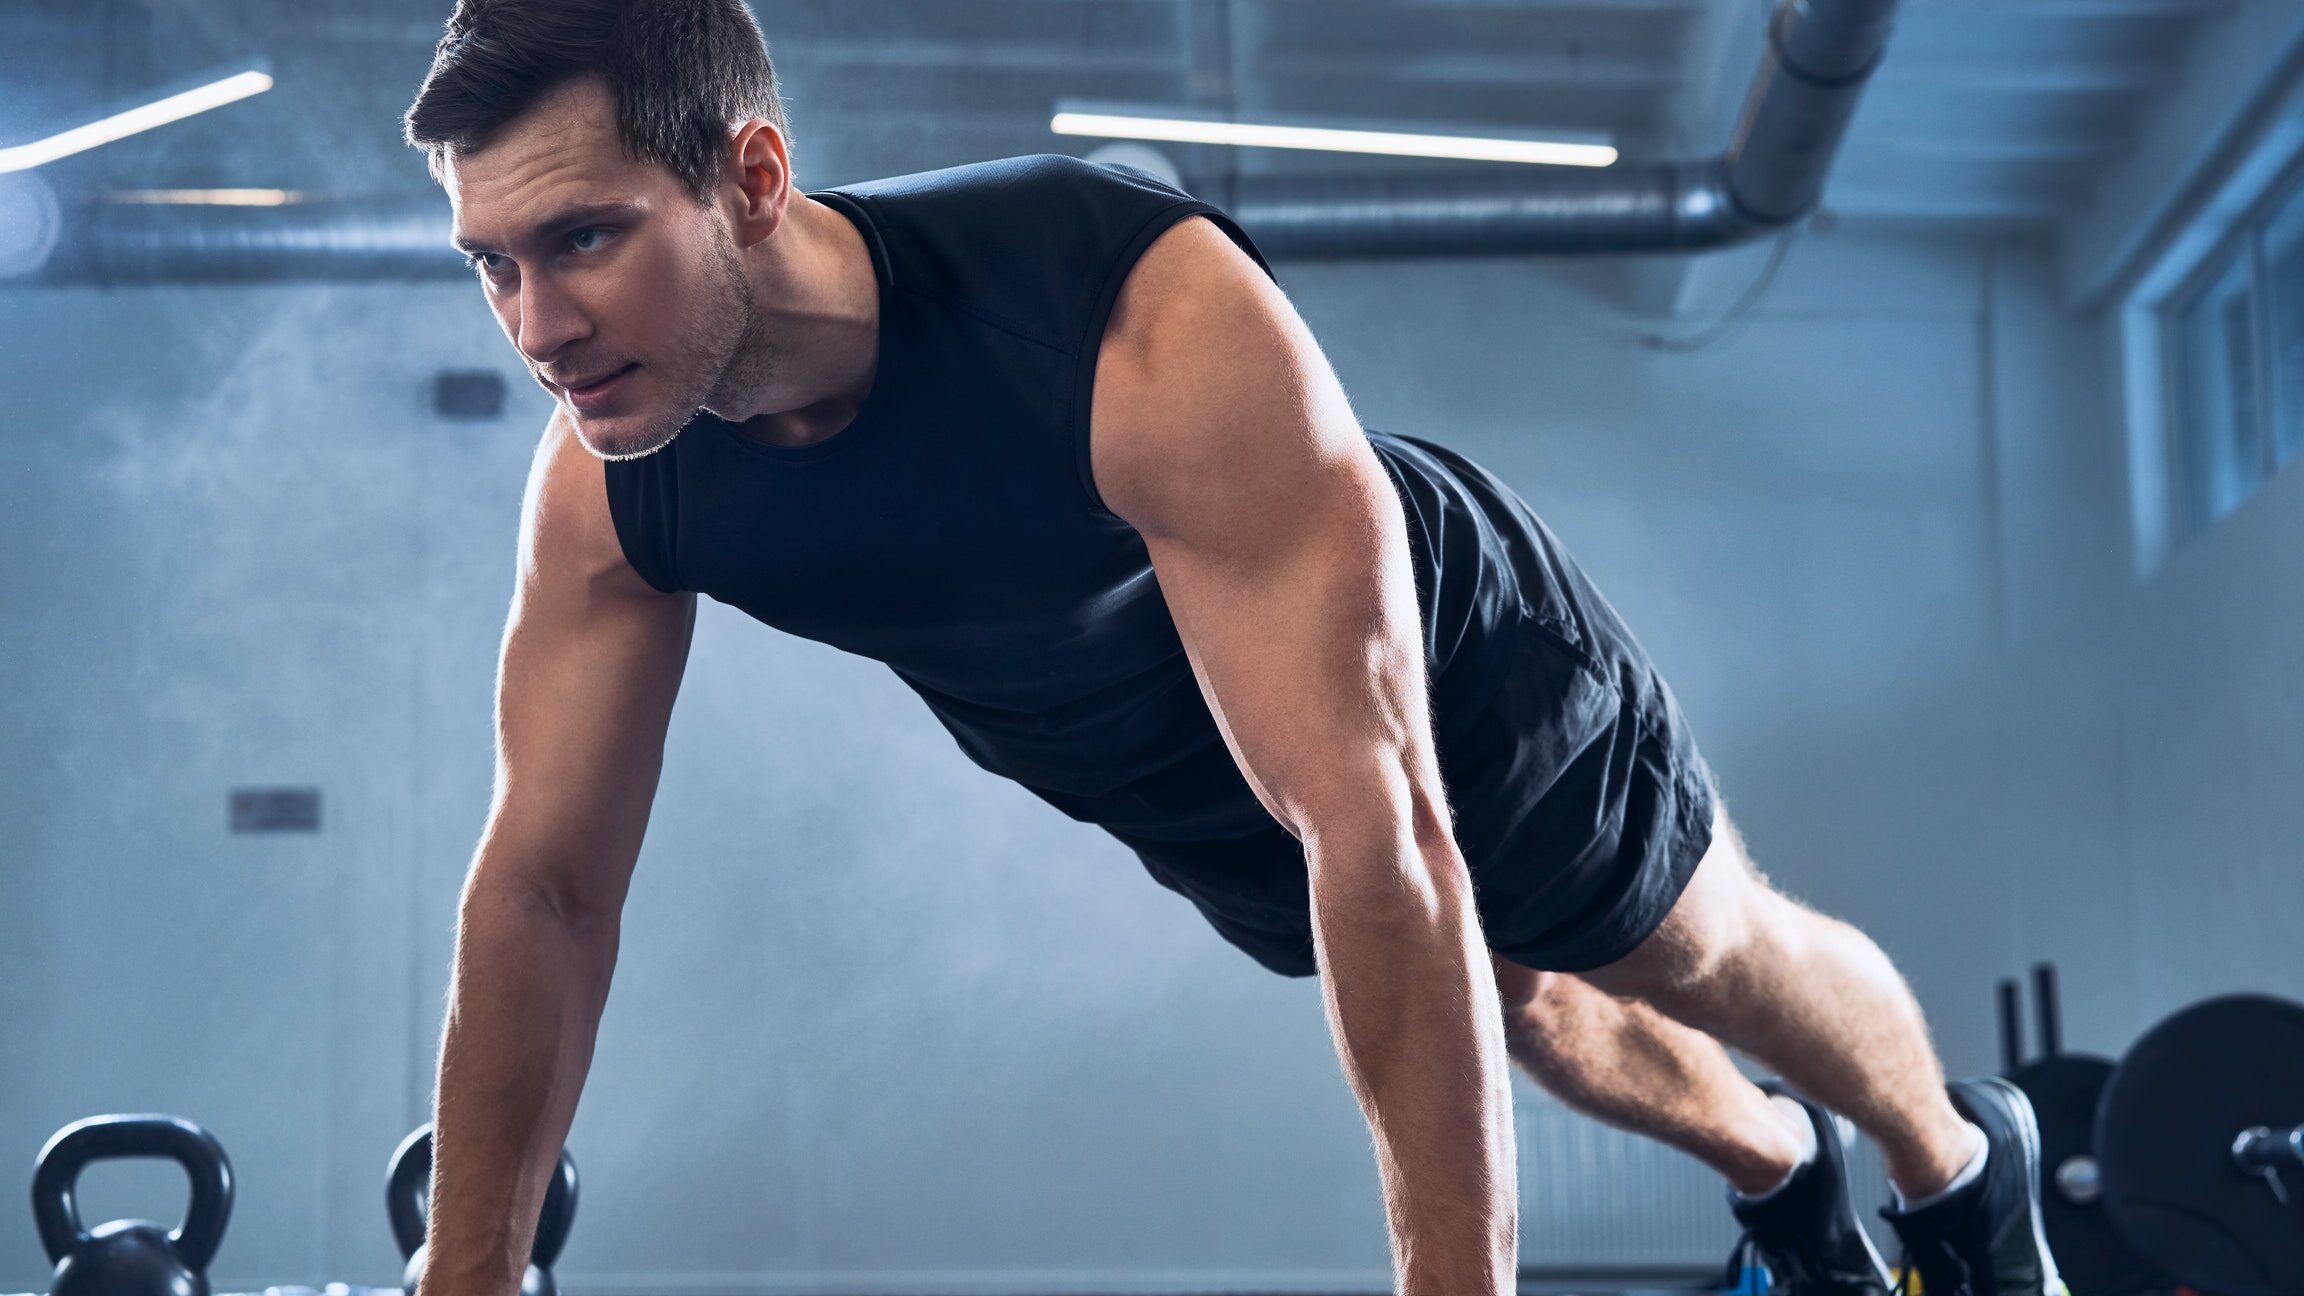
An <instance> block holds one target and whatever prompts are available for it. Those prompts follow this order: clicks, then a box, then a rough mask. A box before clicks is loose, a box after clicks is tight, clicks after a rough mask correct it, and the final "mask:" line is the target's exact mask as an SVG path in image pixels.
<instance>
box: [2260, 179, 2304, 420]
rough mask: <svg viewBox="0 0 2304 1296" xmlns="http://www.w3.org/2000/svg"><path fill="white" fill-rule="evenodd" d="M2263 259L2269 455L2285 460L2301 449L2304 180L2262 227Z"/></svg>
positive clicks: (2302, 409)
mask: <svg viewBox="0 0 2304 1296" xmlns="http://www.w3.org/2000/svg"><path fill="white" fill-rule="evenodd" d="M2263 259H2264V289H2265V293H2264V298H2265V302H2264V314H2265V317H2266V324H2267V330H2266V331H2267V332H2268V333H2269V335H2270V337H2269V341H2270V350H2271V356H2270V362H2271V377H2272V382H2271V389H2272V427H2273V447H2272V453H2273V456H2274V462H2275V463H2282V464H2284V463H2287V462H2288V461H2289V460H2291V459H2294V458H2295V457H2296V456H2297V454H2298V452H2300V451H2304V184H2299V185H2297V186H2296V187H2294V188H2292V189H2291V190H2289V192H2288V196H2287V200H2286V201H2285V202H2284V203H2283V204H2282V205H2281V206H2280V208H2279V209H2278V210H2277V211H2276V212H2275V213H2274V214H2273V217H2272V221H2271V223H2270V224H2269V225H2267V226H2266V227H2265V230H2264V253H2263Z"/></svg>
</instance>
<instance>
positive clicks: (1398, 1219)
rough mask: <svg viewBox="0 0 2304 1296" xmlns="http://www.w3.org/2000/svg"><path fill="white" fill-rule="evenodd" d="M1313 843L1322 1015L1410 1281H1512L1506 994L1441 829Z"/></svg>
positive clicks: (1425, 1287)
mask: <svg viewBox="0 0 2304 1296" xmlns="http://www.w3.org/2000/svg"><path fill="white" fill-rule="evenodd" d="M1435 836H1437V840H1435V841H1432V842H1430V843H1428V844H1419V843H1418V842H1417V840H1416V838H1415V836H1414V835H1413V834H1411V833H1409V832H1408V831H1407V830H1406V829H1405V828H1402V829H1401V830H1400V831H1398V832H1391V831H1383V832H1374V833H1362V834H1356V835H1350V836H1346V835H1341V834H1336V833H1328V834H1322V835H1317V836H1315V837H1314V838H1313V842H1314V844H1313V846H1312V847H1311V849H1310V852H1309V853H1310V855H1311V863H1312V868H1313V876H1314V885H1313V896H1312V911H1313V924H1314V929H1315V934H1316V939H1317V944H1318V948H1319V952H1320V961H1321V972H1322V986H1323V991H1324V998H1325V1001H1326V1005H1327V1009H1328V1019H1329V1026H1330V1028H1331V1029H1332V1030H1333V1031H1334V1033H1335V1038H1336V1042H1337V1050H1338V1052H1339V1054H1340V1055H1341V1057H1342V1059H1343V1063H1344V1072H1345V1076H1346V1078H1347V1080H1348V1081H1349V1082H1350V1083H1351V1086H1352V1089H1353V1092H1354V1093H1355V1094H1356V1095H1357V1096H1358V1097H1359V1099H1360V1105H1361V1109H1362V1110H1363V1111H1364V1112H1366V1113H1367V1117H1368V1123H1369V1126H1370V1128H1371V1129H1372V1131H1373V1132H1374V1135H1375V1143H1376V1156H1377V1165H1378V1169H1379V1172H1380V1174H1381V1176H1382V1179H1383V1187H1384V1202H1385V1214H1386V1217H1387V1219H1388V1221H1389V1223H1390V1225H1391V1231H1392V1248H1393V1262H1394V1266H1395V1271H1396V1273H1397V1274H1398V1276H1399V1283H1400V1288H1399V1290H1400V1291H1401V1292H1402V1293H1404V1296H1468V1294H1469V1293H1499V1294H1501V1293H1509V1292H1511V1291H1512V1290H1513V1284H1514V1278H1515V1269H1516V1260H1517V1255H1516V1253H1517V1229H1518V1222H1519V1220H1518V1187H1517V1179H1516V1172H1515V1166H1514V1157H1513V1142H1512V1103H1511V1089H1510V1082H1509V1072H1508V1070H1507V1066H1506V1060H1505V1056H1506V1055H1505V1051H1504V1034H1503V1019H1502V1009H1501V1007H1500V1006H1499V1003H1498V1000H1497V996H1496V985H1495V981H1494V979H1493V977H1492V975H1491V974H1490V971H1489V966H1488V956H1487V948H1486V944H1485V942H1484V941H1483V940H1482V939H1481V935H1480V929H1479V917H1478V913H1477V910H1476V909H1475V908H1474V906H1473V904H1472V896H1471V892H1470V885H1469V881H1468V879H1467V878H1466V877H1465V874H1464V866H1463V863H1462V860H1461V857H1460V856H1459V855H1458V854H1457V851H1456V848H1455V845H1454V844H1453V843H1452V842H1450V841H1448V840H1447V839H1446V834H1445V833H1440V834H1436V835H1435Z"/></svg>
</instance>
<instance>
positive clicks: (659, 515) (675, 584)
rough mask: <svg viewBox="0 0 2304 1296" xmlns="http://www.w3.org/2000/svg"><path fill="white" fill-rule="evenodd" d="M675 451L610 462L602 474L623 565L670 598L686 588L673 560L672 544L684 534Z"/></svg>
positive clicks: (669, 447)
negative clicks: (606, 484)
mask: <svg viewBox="0 0 2304 1296" xmlns="http://www.w3.org/2000/svg"><path fill="white" fill-rule="evenodd" d="M672 452H673V447H672V446H670V445H667V446H665V447H664V448H663V449H661V450H659V451H657V452H656V453H655V454H652V455H649V456H647V457H646V458H642V459H631V460H625V461H621V462H612V463H609V464H607V465H606V467H607V470H608V471H607V472H606V474H604V475H605V476H606V478H607V483H608V516H609V517H610V518H611V519H612V520H613V521H614V522H615V524H616V543H617V544H618V545H619V546H621V547H622V548H623V550H624V561H626V562H628V563H630V564H632V570H634V571H636V572H638V573H640V579H642V580H644V581H646V582H648V583H649V584H650V585H652V586H654V587H655V588H657V589H659V590H662V591H663V592H664V593H666V594H678V593H680V592H681V591H682V589H683V588H684V587H683V586H682V585H681V584H680V578H679V575H678V574H677V571H676V569H675V568H674V566H673V562H672V554H673V548H674V546H673V541H674V539H675V538H676V537H677V536H678V535H679V534H680V474H679V472H678V471H677V468H678V464H677V463H676V462H675V461H674V459H673V458H672Z"/></svg>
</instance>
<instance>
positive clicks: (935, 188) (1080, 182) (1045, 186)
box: [829, 153, 1189, 204]
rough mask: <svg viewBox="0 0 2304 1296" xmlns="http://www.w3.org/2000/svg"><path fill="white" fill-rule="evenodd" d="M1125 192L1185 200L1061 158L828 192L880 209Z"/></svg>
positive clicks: (1119, 172) (1166, 188) (1135, 175)
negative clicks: (1054, 193)
mask: <svg viewBox="0 0 2304 1296" xmlns="http://www.w3.org/2000/svg"><path fill="white" fill-rule="evenodd" d="M1079 187H1089V188H1104V189H1118V190H1129V191H1135V192H1138V193H1143V194H1145V195H1147V196H1151V197H1155V198H1165V199H1167V200H1169V201H1181V200H1184V199H1187V198H1188V197H1189V195H1187V194H1185V193H1184V192H1183V191H1181V190H1179V189H1176V188H1174V187H1173V186H1170V185H1168V184H1167V183H1165V182H1163V181H1162V180H1160V179H1159V178H1158V177H1156V176H1153V175H1151V174H1150V173H1148V172H1144V171H1140V170H1137V169H1136V168H1134V167H1126V166H1118V165H1114V164H1110V163H1103V162H1090V161H1088V160H1087V159H1086V158H1076V157H1073V156H1071V155H1069V154H1065V153H1028V154H1024V155H1022V156H1019V157H1006V158H994V159H991V160H989V161H984V162H968V163H964V164H962V165H960V166H950V167H940V168H938V169H936V170H933V171H916V172H913V173H911V174H909V175H898V176H887V177H884V178H881V179H878V180H862V181H858V182H856V183H854V184H844V185H834V186H832V187H831V189H830V190H829V192H832V193H837V194H842V195H845V196H847V197H850V198H855V199H861V200H865V201H868V202H871V203H874V204H881V203H923V202H925V203H930V204H934V203H938V202H991V203H1020V202H1027V201H1031V200H1033V199H1036V198H1041V197H1044V196H1045V195H1046V193H1047V192H1048V191H1050V190H1061V189H1066V188H1079Z"/></svg>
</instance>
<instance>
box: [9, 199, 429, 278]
mask: <svg viewBox="0 0 2304 1296" xmlns="http://www.w3.org/2000/svg"><path fill="white" fill-rule="evenodd" d="M64 224H65V227H66V229H67V231H68V232H67V233H66V234H65V236H64V238H63V239H62V240H61V241H60V243H59V244H58V246H57V248H56V250H55V252H54V253H53V254H51V255H50V256H49V258H48V262H47V264H46V266H44V267H43V268H42V269H41V271H40V273H39V274H38V276H37V281H38V282H42V283H52V284H98V285H115V284H117V285H130V284H152V283H288V282H306V283H309V282H314V281H322V280H325V281H330V282H342V283H360V282H404V281H407V280H411V279H453V278H455V277H457V276H459V275H468V274H470V271H469V270H468V269H466V267H465V264H464V258H463V257H461V256H459V255H458V254H457V253H456V251H455V249H453V248H451V247H450V246H449V245H448V234H449V216H448V207H447V204H446V203H444V202H442V201H441V199H440V197H439V196H438V195H437V194H427V195H423V196H421V197H414V198H390V199H382V200H378V201H373V202H311V203H289V204H285V205H283V206H279V207H206V206H197V205H184V204H157V203H90V204H87V205H85V206H83V207H81V208H79V209H78V210H76V211H73V212H70V213H68V214H67V215H66V217H65V221H64Z"/></svg>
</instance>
